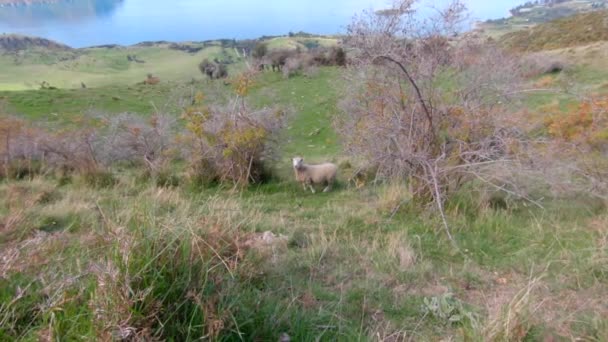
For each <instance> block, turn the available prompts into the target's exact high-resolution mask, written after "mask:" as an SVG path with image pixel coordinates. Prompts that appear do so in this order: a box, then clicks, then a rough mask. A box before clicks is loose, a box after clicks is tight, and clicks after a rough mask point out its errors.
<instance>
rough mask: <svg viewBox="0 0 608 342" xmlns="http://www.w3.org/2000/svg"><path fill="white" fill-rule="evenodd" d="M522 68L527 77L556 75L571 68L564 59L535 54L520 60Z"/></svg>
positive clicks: (545, 54) (546, 54)
mask: <svg viewBox="0 0 608 342" xmlns="http://www.w3.org/2000/svg"><path fill="white" fill-rule="evenodd" d="M521 64H522V68H523V69H524V74H525V75H526V76H527V77H537V76H541V75H546V74H557V73H560V72H562V71H567V70H569V69H570V68H571V65H570V63H568V62H567V61H566V60H565V59H564V58H562V57H560V56H556V55H551V54H548V53H535V54H531V55H527V56H525V57H523V58H522V62H521Z"/></svg>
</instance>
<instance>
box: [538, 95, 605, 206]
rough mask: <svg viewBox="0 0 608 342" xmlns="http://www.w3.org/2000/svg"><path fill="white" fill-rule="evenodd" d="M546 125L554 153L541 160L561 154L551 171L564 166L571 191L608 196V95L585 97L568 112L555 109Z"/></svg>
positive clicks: (546, 154)
mask: <svg viewBox="0 0 608 342" xmlns="http://www.w3.org/2000/svg"><path fill="white" fill-rule="evenodd" d="M545 125H546V127H547V131H548V133H549V135H550V136H551V137H552V138H553V141H552V143H551V145H550V147H549V148H550V149H552V150H553V151H554V153H543V154H542V155H543V157H544V158H542V159H541V160H544V161H546V160H547V159H551V158H550V157H549V156H556V155H557V156H559V162H558V161H554V163H556V164H557V163H558V164H559V165H554V166H553V167H552V170H551V171H550V172H556V171H557V170H561V172H562V173H564V174H565V175H566V177H562V178H567V179H568V180H569V182H568V187H566V189H568V190H569V191H577V192H584V193H587V194H589V195H591V196H594V197H599V198H602V199H604V200H608V158H607V157H608V96H603V97H594V98H590V99H586V100H583V101H581V102H580V103H578V104H576V105H574V106H573V107H572V108H570V109H569V110H568V111H567V112H566V113H563V112H561V111H559V109H554V110H552V111H551V112H550V113H549V115H548V117H547V119H546V120H545Z"/></svg>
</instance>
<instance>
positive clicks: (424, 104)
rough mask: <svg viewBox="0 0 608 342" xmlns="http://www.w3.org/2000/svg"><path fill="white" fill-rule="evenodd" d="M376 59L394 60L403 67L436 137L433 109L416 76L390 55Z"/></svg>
mask: <svg viewBox="0 0 608 342" xmlns="http://www.w3.org/2000/svg"><path fill="white" fill-rule="evenodd" d="M376 59H385V60H387V61H389V62H393V63H395V64H397V66H398V67H399V68H400V69H401V71H403V73H404V74H405V76H406V77H407V79H408V81H409V82H410V84H411V85H412V87H413V88H414V90H415V91H416V96H417V97H418V102H420V105H421V106H422V109H423V110H424V113H425V115H426V118H427V120H428V122H429V128H430V129H431V134H432V135H433V138H434V137H435V127H434V125H433V116H432V115H431V111H430V110H429V108H428V106H427V105H426V102H424V98H423V97H422V92H421V91H420V87H418V84H417V83H416V81H414V78H413V77H412V76H411V75H410V73H409V72H408V71H407V69H406V68H405V66H404V65H403V64H402V63H400V62H399V61H397V60H395V59H393V58H391V57H389V56H377V57H375V58H374V59H373V61H375V60H376ZM373 61H372V62H373Z"/></svg>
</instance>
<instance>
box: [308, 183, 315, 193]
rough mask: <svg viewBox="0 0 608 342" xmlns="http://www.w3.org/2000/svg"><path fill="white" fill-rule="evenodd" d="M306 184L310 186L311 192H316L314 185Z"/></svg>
mask: <svg viewBox="0 0 608 342" xmlns="http://www.w3.org/2000/svg"><path fill="white" fill-rule="evenodd" d="M308 186H309V187H310V191H312V193H313V194H316V193H317V191H316V190H315V187H314V186H312V184H309V185H308Z"/></svg>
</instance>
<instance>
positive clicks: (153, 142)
mask: <svg viewBox="0 0 608 342" xmlns="http://www.w3.org/2000/svg"><path fill="white" fill-rule="evenodd" d="M102 120H103V121H104V123H105V126H106V127H105V128H104V129H103V136H102V139H103V140H104V144H103V152H102V153H103V157H102V158H103V159H104V161H105V163H106V164H112V163H115V162H119V161H128V162H133V163H136V164H143V165H144V166H145V167H146V169H147V170H148V172H149V173H150V174H152V175H155V174H157V173H159V172H160V171H162V170H164V169H166V168H167V167H168V164H169V162H170V161H172V160H173V159H175V153H174V152H175V146H174V142H175V135H176V133H177V128H176V119H175V118H172V117H170V116H168V115H165V114H155V115H153V116H152V117H150V118H144V117H142V116H138V115H135V114H130V113H123V114H119V115H113V116H106V117H103V119H102Z"/></svg>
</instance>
